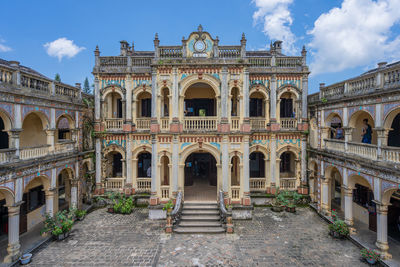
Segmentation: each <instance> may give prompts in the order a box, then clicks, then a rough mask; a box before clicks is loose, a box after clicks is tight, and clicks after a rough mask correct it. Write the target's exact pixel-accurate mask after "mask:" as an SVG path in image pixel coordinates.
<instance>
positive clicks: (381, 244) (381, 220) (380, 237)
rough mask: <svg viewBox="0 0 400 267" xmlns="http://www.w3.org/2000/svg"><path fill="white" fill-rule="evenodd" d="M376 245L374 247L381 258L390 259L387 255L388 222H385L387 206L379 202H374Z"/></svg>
mask: <svg viewBox="0 0 400 267" xmlns="http://www.w3.org/2000/svg"><path fill="white" fill-rule="evenodd" d="M376 214H377V218H376V222H377V229H376V243H375V245H376V246H377V247H378V248H379V251H380V254H381V257H382V258H383V259H390V258H391V257H392V256H391V255H390V254H389V253H388V250H389V243H388V238H387V237H388V233H387V231H388V229H387V227H388V222H387V214H388V205H385V204H383V203H380V202H376Z"/></svg>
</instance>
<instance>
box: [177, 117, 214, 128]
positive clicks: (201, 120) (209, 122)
mask: <svg viewBox="0 0 400 267" xmlns="http://www.w3.org/2000/svg"><path fill="white" fill-rule="evenodd" d="M183 130H185V131H216V130H217V117H185V118H184V125H183Z"/></svg>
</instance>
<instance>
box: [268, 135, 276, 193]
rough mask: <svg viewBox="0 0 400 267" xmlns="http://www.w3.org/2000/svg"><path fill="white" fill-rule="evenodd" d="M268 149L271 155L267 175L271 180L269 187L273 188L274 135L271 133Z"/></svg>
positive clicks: (274, 177)
mask: <svg viewBox="0 0 400 267" xmlns="http://www.w3.org/2000/svg"><path fill="white" fill-rule="evenodd" d="M270 142H271V143H270V144H271V145H270V150H271V155H270V158H269V177H270V180H271V185H270V187H271V188H274V187H275V185H276V176H275V174H276V172H275V166H276V135H275V134H272V135H271V139H270Z"/></svg>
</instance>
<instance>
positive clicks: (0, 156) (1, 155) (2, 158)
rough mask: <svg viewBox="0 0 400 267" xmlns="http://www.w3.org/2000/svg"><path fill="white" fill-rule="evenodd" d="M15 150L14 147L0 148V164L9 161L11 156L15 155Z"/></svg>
mask: <svg viewBox="0 0 400 267" xmlns="http://www.w3.org/2000/svg"><path fill="white" fill-rule="evenodd" d="M15 151H16V149H15V148H5V149H0V164H1V163H6V162H11V161H12V158H13V157H14V156H15Z"/></svg>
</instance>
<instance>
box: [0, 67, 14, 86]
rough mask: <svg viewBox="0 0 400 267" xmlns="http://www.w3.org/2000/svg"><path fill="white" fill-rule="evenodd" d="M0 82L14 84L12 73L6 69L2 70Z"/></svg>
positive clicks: (0, 71) (0, 70)
mask: <svg viewBox="0 0 400 267" xmlns="http://www.w3.org/2000/svg"><path fill="white" fill-rule="evenodd" d="M0 82H2V83H8V84H12V83H13V79H12V71H10V70H9V69H6V68H0Z"/></svg>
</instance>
